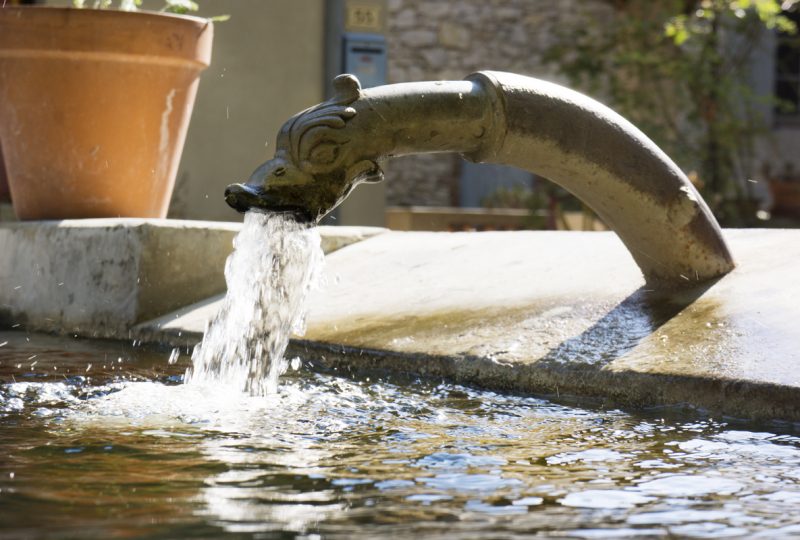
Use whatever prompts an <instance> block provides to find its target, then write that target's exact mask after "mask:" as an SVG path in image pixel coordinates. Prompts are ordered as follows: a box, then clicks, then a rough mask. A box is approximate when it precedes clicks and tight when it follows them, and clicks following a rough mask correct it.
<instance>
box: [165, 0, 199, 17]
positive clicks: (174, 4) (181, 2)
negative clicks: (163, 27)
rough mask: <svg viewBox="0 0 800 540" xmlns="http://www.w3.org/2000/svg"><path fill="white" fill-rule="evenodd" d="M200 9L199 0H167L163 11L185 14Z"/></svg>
mask: <svg viewBox="0 0 800 540" xmlns="http://www.w3.org/2000/svg"><path fill="white" fill-rule="evenodd" d="M198 9H200V7H199V6H198V5H197V2H193V1H192V0H167V3H166V5H165V6H164V7H163V8H162V9H161V11H165V12H167V13H177V14H179V15H184V14H186V13H190V12H195V11H197V10H198Z"/></svg>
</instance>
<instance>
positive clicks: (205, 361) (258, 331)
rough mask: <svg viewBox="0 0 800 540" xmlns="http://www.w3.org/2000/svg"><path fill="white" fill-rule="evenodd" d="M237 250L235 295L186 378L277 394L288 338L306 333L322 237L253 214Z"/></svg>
mask: <svg viewBox="0 0 800 540" xmlns="http://www.w3.org/2000/svg"><path fill="white" fill-rule="evenodd" d="M233 245H234V251H233V253H232V254H231V255H230V257H228V260H227V262H226V263H225V280H226V282H227V284H228V292H227V294H226V295H225V300H224V302H223V305H222V308H221V309H220V311H219V313H218V314H217V315H216V317H215V318H214V319H213V320H212V321H211V323H210V324H209V325H208V326H207V328H206V331H205V334H204V336H203V341H202V343H200V344H199V345H198V346H197V347H195V350H194V353H193V354H192V367H190V368H189V369H188V370H187V371H186V377H185V380H186V382H187V383H189V384H207V385H217V386H219V385H225V386H230V387H233V388H235V389H238V390H243V391H246V392H249V393H251V394H253V395H265V394H269V393H274V392H275V391H276V390H277V385H278V377H279V376H280V375H281V373H283V372H284V371H285V370H286V361H285V360H284V358H283V354H284V352H285V350H286V346H287V345H288V344H289V337H290V335H292V334H293V333H294V334H298V335H300V334H302V333H303V331H304V329H305V303H306V297H307V296H308V292H309V290H311V288H312V287H313V286H314V285H315V284H316V282H317V280H318V276H319V274H320V269H321V267H322V262H323V254H322V249H321V247H320V237H319V233H318V232H317V229H316V227H313V226H311V225H309V224H303V223H298V222H297V221H295V220H294V219H293V218H291V217H289V216H286V215H283V214H263V213H258V212H248V213H247V214H246V215H245V219H244V227H243V228H242V230H241V231H240V232H239V234H238V235H237V236H236V238H235V239H234V242H233Z"/></svg>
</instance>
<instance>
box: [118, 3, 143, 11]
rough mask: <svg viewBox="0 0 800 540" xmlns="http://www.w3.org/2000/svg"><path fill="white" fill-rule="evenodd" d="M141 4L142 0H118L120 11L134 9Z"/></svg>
mask: <svg viewBox="0 0 800 540" xmlns="http://www.w3.org/2000/svg"><path fill="white" fill-rule="evenodd" d="M141 5H142V0H120V2H119V9H120V10H121V11H136V9H137V8H138V7H139V6H141Z"/></svg>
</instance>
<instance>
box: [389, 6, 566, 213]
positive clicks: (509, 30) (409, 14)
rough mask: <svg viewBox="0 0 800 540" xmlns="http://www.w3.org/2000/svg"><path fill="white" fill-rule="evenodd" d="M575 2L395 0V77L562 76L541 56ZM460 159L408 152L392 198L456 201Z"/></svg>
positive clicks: (394, 178) (399, 164) (396, 164)
mask: <svg viewBox="0 0 800 540" xmlns="http://www.w3.org/2000/svg"><path fill="white" fill-rule="evenodd" d="M574 1H575V0H560V1H559V2H553V1H551V0H459V1H458V2H450V1H445V0H389V2H388V15H389V16H388V30H387V41H388V45H389V55H388V62H389V65H388V78H389V81H388V82H390V83H398V82H409V81H424V80H437V79H440V80H442V79H443V80H448V79H451V80H458V79H463V78H464V77H465V76H466V75H468V74H470V73H472V72H474V71H479V70H482V69H492V70H499V71H511V72H515V73H521V74H525V75H532V76H536V77H541V78H547V79H551V80H553V79H554V80H556V82H558V77H557V76H555V74H554V71H553V68H552V67H550V66H545V65H544V64H543V62H542V60H541V54H542V52H543V51H544V50H546V49H547V47H548V46H549V44H550V42H551V39H552V36H553V29H554V28H557V27H558V25H559V24H561V22H562V21H563V20H564V18H565V17H568V16H569V14H570V13H571V12H573V3H574ZM460 161H461V158H460V157H458V156H455V155H427V156H409V157H404V158H400V159H396V160H393V161H391V162H390V163H389V166H388V168H387V171H386V176H387V181H388V183H387V190H388V193H387V204H389V205H403V206H405V205H422V206H451V205H453V206H455V205H456V203H457V200H458V191H457V190H458V179H459V174H460V165H459V163H460Z"/></svg>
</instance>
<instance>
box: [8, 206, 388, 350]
mask: <svg viewBox="0 0 800 540" xmlns="http://www.w3.org/2000/svg"><path fill="white" fill-rule="evenodd" d="M240 229H241V224H240V223H224V222H209V221H182V220H159V219H86V220H64V221H39V222H13V223H4V224H2V225H0V253H2V254H3V257H2V259H0V284H2V287H0V326H4V327H13V326H14V325H21V326H24V327H25V328H28V329H31V330H40V331H47V332H56V333H71V334H79V335H83V336H90V337H113V338H127V337H128V335H129V331H130V329H131V327H132V326H134V325H135V324H137V323H140V322H142V321H146V320H149V319H152V318H154V317H158V316H159V315H163V314H164V313H168V312H170V311H173V310H175V309H178V308H181V307H183V306H186V305H189V304H192V303H193V302H197V301H199V300H202V299H204V298H208V297H209V296H212V295H215V294H218V293H222V292H224V291H225V278H224V266H225V259H226V258H227V256H228V254H229V253H230V251H231V249H232V240H233V237H234V236H235V235H236V233H237V232H238V231H239V230H240ZM383 230H384V229H380V228H372V227H321V228H320V232H321V235H322V238H323V249H324V250H326V251H327V252H332V251H335V250H337V249H340V248H342V247H344V246H346V245H349V244H351V243H354V242H358V241H360V240H362V239H364V238H366V237H369V236H371V235H374V234H378V233H380V232H382V231H383Z"/></svg>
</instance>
